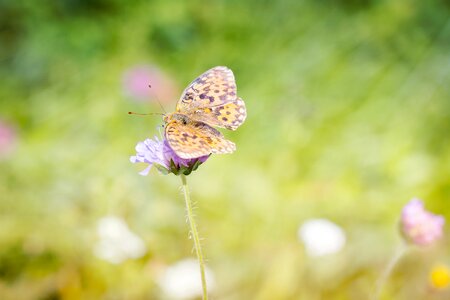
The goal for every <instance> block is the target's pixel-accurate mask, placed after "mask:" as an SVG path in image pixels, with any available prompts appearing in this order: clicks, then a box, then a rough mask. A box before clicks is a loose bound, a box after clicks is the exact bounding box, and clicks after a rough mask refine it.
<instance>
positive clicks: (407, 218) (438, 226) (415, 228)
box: [401, 198, 445, 246]
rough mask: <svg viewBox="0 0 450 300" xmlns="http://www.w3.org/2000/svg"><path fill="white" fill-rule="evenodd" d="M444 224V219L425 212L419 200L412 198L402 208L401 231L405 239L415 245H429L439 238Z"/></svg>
mask: <svg viewBox="0 0 450 300" xmlns="http://www.w3.org/2000/svg"><path fill="white" fill-rule="evenodd" d="M444 223H445V219H444V217H442V216H439V215H435V214H433V213H431V212H429V211H426V210H425V208H424V205H423V202H422V201H421V200H419V199H416V198H414V199H412V200H411V201H409V203H408V204H406V205H405V207H403V211H402V216H401V230H402V233H403V235H404V236H405V238H406V239H407V240H408V241H409V242H411V243H413V244H415V245H419V246H427V245H431V244H433V243H434V242H435V241H436V240H438V239H439V238H441V236H442V234H443V227H444Z"/></svg>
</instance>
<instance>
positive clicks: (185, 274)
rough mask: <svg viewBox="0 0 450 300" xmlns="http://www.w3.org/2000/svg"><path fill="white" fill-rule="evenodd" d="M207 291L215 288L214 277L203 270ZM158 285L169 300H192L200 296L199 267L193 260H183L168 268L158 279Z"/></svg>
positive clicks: (208, 271) (206, 270)
mask: <svg viewBox="0 0 450 300" xmlns="http://www.w3.org/2000/svg"><path fill="white" fill-rule="evenodd" d="M205 275H206V284H207V287H208V291H209V292H210V291H212V290H213V289H214V286H215V281H214V276H213V274H212V272H211V270H210V269H208V268H205ZM158 284H159V286H160V287H161V289H162V290H163V291H164V293H165V294H166V295H167V296H169V298H170V299H192V298H196V297H201V296H202V281H201V277H200V267H199V265H198V262H197V261H196V260H194V259H184V260H181V261H179V262H177V263H175V264H173V265H171V266H169V267H168V268H167V269H166V270H165V271H164V272H163V273H162V274H161V276H160V277H159V278H158Z"/></svg>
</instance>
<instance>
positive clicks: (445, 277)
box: [430, 265, 450, 289]
mask: <svg viewBox="0 0 450 300" xmlns="http://www.w3.org/2000/svg"><path fill="white" fill-rule="evenodd" d="M430 284H431V286H432V287H433V288H435V289H445V288H447V287H448V286H449V284H450V269H449V268H448V267H447V266H445V265H437V266H434V267H433V268H432V269H431V271H430Z"/></svg>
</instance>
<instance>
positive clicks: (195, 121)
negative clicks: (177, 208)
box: [164, 66, 247, 159]
mask: <svg viewBox="0 0 450 300" xmlns="http://www.w3.org/2000/svg"><path fill="white" fill-rule="evenodd" d="M246 117H247V111H246V108H245V103H244V101H243V100H242V99H241V98H239V97H237V95H236V82H235V80H234V75H233V72H232V71H231V70H230V69H228V68H227V67H220V66H219V67H214V68H212V69H210V70H208V71H206V72H205V73H203V74H202V75H200V76H199V77H197V78H196V79H195V80H194V81H193V82H192V83H191V84H189V85H188V87H187V88H186V89H185V90H184V92H183V93H182V95H181V98H180V100H179V101H178V103H177V105H176V109H175V112H173V113H171V114H167V115H165V116H164V122H165V132H164V134H165V138H166V140H167V142H168V143H169V145H170V147H171V148H172V149H173V151H175V153H176V154H177V155H178V156H179V157H181V158H185V159H189V158H197V157H201V156H204V155H209V154H211V153H214V154H217V153H232V152H233V151H235V150H236V145H235V144H234V143H233V142H231V141H229V140H227V139H225V137H224V136H223V134H222V133H220V131H218V130H217V129H215V128H214V127H220V128H226V129H229V130H236V129H237V128H238V127H239V126H241V125H242V123H244V121H245V118H246Z"/></svg>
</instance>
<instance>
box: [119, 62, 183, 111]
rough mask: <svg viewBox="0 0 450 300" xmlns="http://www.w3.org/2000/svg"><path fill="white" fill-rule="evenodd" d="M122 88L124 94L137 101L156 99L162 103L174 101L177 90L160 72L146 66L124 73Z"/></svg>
mask: <svg viewBox="0 0 450 300" xmlns="http://www.w3.org/2000/svg"><path fill="white" fill-rule="evenodd" d="M149 85H151V87H149ZM123 87H124V92H125V94H126V95H127V96H129V97H130V98H132V99H134V100H137V101H148V100H150V99H152V98H157V99H159V100H161V101H162V102H168V101H170V100H173V99H175V97H176V94H175V93H176V90H177V89H176V88H175V84H174V82H173V81H172V80H171V79H170V78H169V77H168V76H166V75H165V74H164V73H163V72H162V71H161V70H159V69H158V68H156V67H149V66H146V65H142V66H136V67H133V68H130V69H128V70H127V71H125V73H124V75H123Z"/></svg>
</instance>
